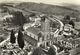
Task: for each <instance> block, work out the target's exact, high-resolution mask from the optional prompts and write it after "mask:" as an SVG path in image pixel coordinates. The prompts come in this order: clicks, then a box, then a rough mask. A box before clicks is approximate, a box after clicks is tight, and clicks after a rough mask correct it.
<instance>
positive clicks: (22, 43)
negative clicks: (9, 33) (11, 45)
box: [17, 30, 24, 49]
mask: <svg viewBox="0 0 80 55" xmlns="http://www.w3.org/2000/svg"><path fill="white" fill-rule="evenodd" d="M17 40H18V45H19V47H20V48H21V49H23V47H24V39H23V33H22V32H21V30H19V32H18V37H17Z"/></svg>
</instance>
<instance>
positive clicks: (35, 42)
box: [24, 34, 37, 46]
mask: <svg viewBox="0 0 80 55" xmlns="http://www.w3.org/2000/svg"><path fill="white" fill-rule="evenodd" d="M24 39H25V41H27V42H28V43H29V44H31V45H34V46H36V44H37V40H35V39H34V38H32V37H30V36H28V35H27V34H25V35H24Z"/></svg>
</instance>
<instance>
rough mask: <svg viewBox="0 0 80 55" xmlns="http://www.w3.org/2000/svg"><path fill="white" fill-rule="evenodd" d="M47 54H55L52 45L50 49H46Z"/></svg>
mask: <svg viewBox="0 0 80 55" xmlns="http://www.w3.org/2000/svg"><path fill="white" fill-rule="evenodd" d="M48 54H49V55H56V51H55V48H54V47H53V46H50V49H49V50H48Z"/></svg>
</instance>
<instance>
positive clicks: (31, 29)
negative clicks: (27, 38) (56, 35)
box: [26, 27, 40, 35]
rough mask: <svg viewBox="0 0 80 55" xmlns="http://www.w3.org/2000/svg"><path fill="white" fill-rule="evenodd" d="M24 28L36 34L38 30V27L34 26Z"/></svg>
mask: <svg viewBox="0 0 80 55" xmlns="http://www.w3.org/2000/svg"><path fill="white" fill-rule="evenodd" d="M26 30H27V31H29V32H31V33H33V34H35V35H37V34H38V33H39V32H40V30H39V29H38V28H35V27H30V28H28V29H26Z"/></svg>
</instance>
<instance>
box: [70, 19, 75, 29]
mask: <svg viewBox="0 0 80 55" xmlns="http://www.w3.org/2000/svg"><path fill="white" fill-rule="evenodd" d="M69 24H70V25H72V26H73V28H74V26H75V24H74V22H73V21H72V20H71V21H70V22H69Z"/></svg>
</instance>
